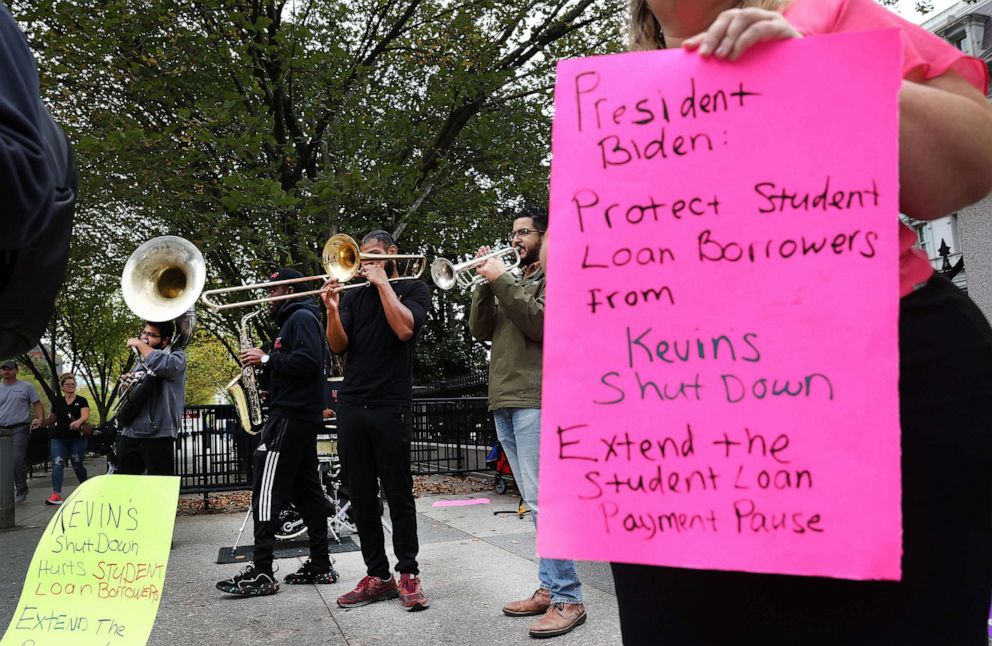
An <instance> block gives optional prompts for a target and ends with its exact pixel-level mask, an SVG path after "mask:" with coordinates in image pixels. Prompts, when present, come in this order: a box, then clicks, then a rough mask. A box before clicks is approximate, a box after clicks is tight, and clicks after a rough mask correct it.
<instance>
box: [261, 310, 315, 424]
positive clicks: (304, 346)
mask: <svg viewBox="0 0 992 646" xmlns="http://www.w3.org/2000/svg"><path fill="white" fill-rule="evenodd" d="M276 323H278V324H279V334H278V335H277V336H276V340H275V342H274V343H273V346H272V351H271V352H270V353H269V362H268V365H267V366H266V367H267V369H268V371H269V414H271V415H274V416H278V417H288V418H290V419H299V420H306V421H320V420H321V419H323V411H324V391H325V389H326V383H325V382H324V330H323V326H322V325H321V323H320V317H319V316H318V310H317V307H316V305H314V304H313V303H312V302H310V301H309V300H291V301H286V302H285V303H283V305H282V306H281V307H280V308H279V311H278V312H277V313H276Z"/></svg>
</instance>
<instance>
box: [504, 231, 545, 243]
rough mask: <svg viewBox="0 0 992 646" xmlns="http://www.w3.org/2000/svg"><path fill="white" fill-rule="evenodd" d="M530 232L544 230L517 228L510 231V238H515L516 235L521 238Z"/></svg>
mask: <svg viewBox="0 0 992 646" xmlns="http://www.w3.org/2000/svg"><path fill="white" fill-rule="evenodd" d="M532 233H544V231H539V230H538V229H517V230H516V231H511V232H510V240H515V239H516V238H518V237H520V238H523V237H524V236H527V235H530V234H532Z"/></svg>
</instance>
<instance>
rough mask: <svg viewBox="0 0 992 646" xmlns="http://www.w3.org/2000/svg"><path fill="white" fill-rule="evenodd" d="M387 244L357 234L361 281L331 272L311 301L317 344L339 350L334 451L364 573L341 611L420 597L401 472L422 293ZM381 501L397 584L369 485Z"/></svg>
mask: <svg viewBox="0 0 992 646" xmlns="http://www.w3.org/2000/svg"><path fill="white" fill-rule="evenodd" d="M397 251H398V249H397V246H396V241H395V240H394V239H393V237H392V236H391V235H389V233H387V232H385V231H373V232H371V233H369V234H368V235H366V236H365V238H364V239H363V240H362V245H361V254H360V258H361V259H362V260H363V262H362V266H361V270H360V273H361V275H362V276H363V277H364V278H366V279H367V280H368V286H367V287H365V288H359V289H350V290H349V291H348V293H347V294H345V295H344V296H342V295H341V291H342V289H344V286H342V285H341V283H339V282H338V281H337V280H335V279H331V280H329V281H327V282H326V283H325V284H324V289H323V291H322V293H321V298H322V300H323V301H324V307H325V308H326V310H327V329H326V334H327V341H328V343H330V346H331V349H332V350H333V351H334V352H337V353H339V354H340V353H342V352H345V351H347V352H348V362H347V363H346V364H345V369H344V383H343V385H342V388H341V390H340V391H339V393H338V410H337V413H338V451H339V453H340V455H341V464H342V466H343V467H344V472H345V479H346V481H347V482H346V484H347V486H348V494H349V496H350V499H351V504H352V511H353V514H354V519H355V525H356V526H357V527H358V534H359V536H360V537H361V543H362V557H363V558H364V560H365V567H366V569H367V576H365V577H363V578H362V580H361V581H360V582H359V583H358V585H357V586H356V587H355V589H354V590H352V591H351V592H348V593H347V594H344V595H342V596H340V597H338V600H337V603H338V605H339V606H340V607H342V608H354V607H357V606H364V605H366V604H369V603H372V602H374V601H381V600H384V599H395V598H396V597H399V598H400V604H401V605H402V606H403V608H404V609H406V610H423V609H425V608H427V606H428V605H429V602H428V600H427V595H425V594H424V591H423V589H422V588H421V585H420V578H419V573H420V569H419V566H418V564H417V553H418V552H419V549H420V546H419V543H418V541H417V517H416V506H415V504H414V500H413V477H412V476H411V474H410V440H411V435H412V432H413V424H412V420H411V415H410V407H411V403H412V398H413V353H414V350H415V348H416V343H417V337H418V334H419V332H420V329H421V328H422V327H423V325H424V321H425V320H426V319H427V310H428V308H429V307H430V292H429V291H428V289H427V285H426V284H425V283H424V282H423V281H421V280H402V279H400V277H399V274H398V271H397V265H396V261H395V259H392V258H391V259H384V260H383V261H379V262H377V261H374V260H369V258H368V256H374V255H387V256H396V255H397ZM380 480H381V482H382V490H383V492H384V493H385V496H386V500H387V501H388V503H389V516H390V519H391V520H392V523H393V549H394V551H395V553H396V558H397V561H398V562H397V564H396V570H397V571H398V572H399V574H400V580H399V583H398V584H397V582H396V580H395V579H394V578H393V576H392V574H391V573H390V569H389V561H388V559H387V557H386V550H385V538H384V536H383V532H382V524H381V522H380V518H379V516H380V512H379V482H378V481H380Z"/></svg>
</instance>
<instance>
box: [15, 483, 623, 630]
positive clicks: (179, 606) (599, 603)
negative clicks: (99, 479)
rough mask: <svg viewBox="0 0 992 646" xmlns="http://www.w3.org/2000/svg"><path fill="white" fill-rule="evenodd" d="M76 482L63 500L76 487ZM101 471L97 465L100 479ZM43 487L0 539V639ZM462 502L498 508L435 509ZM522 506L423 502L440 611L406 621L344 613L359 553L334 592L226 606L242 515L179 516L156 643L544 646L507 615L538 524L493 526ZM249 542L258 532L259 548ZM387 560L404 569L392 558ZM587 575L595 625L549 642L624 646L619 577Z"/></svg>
mask: <svg viewBox="0 0 992 646" xmlns="http://www.w3.org/2000/svg"><path fill="white" fill-rule="evenodd" d="M87 467H88V468H90V465H89V464H87ZM68 471H69V473H67V474H66V486H65V487H64V493H65V494H67V493H68V492H70V491H71V489H72V487H73V486H74V485H75V484H76V483H75V480H74V478H73V476H72V474H71V470H68ZM99 472H100V469H99V466H98V465H97V464H93V468H91V473H99ZM44 482H45V481H44V480H39V479H34V480H32V481H31V482H30V483H29V484H30V486H31V493H30V495H29V497H28V501H27V502H26V503H24V504H22V505H18V506H17V527H16V528H14V529H12V530H6V531H0V550H2V555H3V558H2V559H0V630H4V629H6V627H7V624H8V623H9V621H10V618H11V616H12V615H13V613H14V610H15V608H16V606H17V601H18V599H19V596H20V592H21V585H22V583H23V580H24V576H25V573H26V572H27V568H28V565H29V563H30V561H31V557H32V554H33V553H34V548H35V545H36V544H37V542H38V538H39V537H40V536H41V533H42V531H43V530H44V528H45V526H46V525H47V523H48V520H49V519H50V518H51V516H52V514H53V513H54V511H55V507H48V506H46V505H45V504H44V500H45V498H46V497H47V496H48V494H49V493H50V487H46V486H45V485H44ZM453 498H489V499H490V500H491V503H490V504H487V505H472V506H466V507H437V508H435V507H433V506H432V504H433V502H434V501H436V500H442V499H453ZM516 505H517V498H516V497H515V496H512V495H503V496H499V495H496V494H495V493H476V494H468V495H464V496H437V495H428V496H423V497H421V498H418V499H417V511H418V518H417V523H418V532H419V535H420V555H419V559H418V560H419V562H420V568H421V581H422V582H423V585H424V590H425V591H426V592H427V594H428V596H429V597H430V601H431V607H430V608H429V609H427V610H425V611H423V612H415V613H408V612H405V611H404V610H403V609H402V607H401V606H400V605H399V602H398V601H385V602H379V603H375V604H372V605H369V606H364V607H361V608H355V609H353V610H347V611H345V610H342V609H340V608H338V607H337V605H336V603H335V599H336V598H337V597H338V596H339V595H341V594H344V593H345V592H347V591H348V590H350V589H351V588H352V587H354V586H355V584H357V583H358V580H359V579H361V578H362V576H364V575H365V568H364V564H363V563H362V556H361V552H359V551H353V552H346V553H342V554H334V555H333V556H334V558H335V559H336V564H335V567H336V568H337V570H338V572H339V573H340V574H341V580H340V581H339V582H338V583H336V584H333V585H322V586H287V585H283V586H282V590H281V591H280V592H279V594H276V595H273V596H269V597H256V598H249V599H242V598H240V597H231V596H228V595H224V594H222V593H220V592H218V591H217V590H216V589H215V588H214V583H216V582H217V581H220V580H221V579H224V578H227V577H229V576H231V575H233V574H235V573H236V572H237V571H238V570H240V568H241V567H242V565H217V564H216V563H215V561H216V559H217V553H218V550H219V549H220V548H222V547H230V546H231V545H232V544H233V543H234V540H235V537H236V536H237V531H238V528H239V527H240V525H241V521H242V520H243V518H244V514H243V513H237V514H215V515H200V516H179V517H177V518H176V526H175V532H174V541H175V549H174V550H173V551H172V554H171V556H170V559H169V568H168V574H167V576H166V582H165V589H164V592H163V597H162V603H161V606H160V609H159V613H158V620H157V621H156V624H155V628H154V629H153V630H152V634H151V639H150V640H149V642H148V643H149V644H152V645H155V646H165V645H173V644H176V645H178V644H197V645H200V646H209V645H213V644H216V645H218V646H220V645H224V646H228V645H229V644H231V643H241V644H246V645H250V644H256V643H261V644H299V645H302V644H399V643H402V644H438V643H440V644H526V643H535V640H532V639H531V638H530V637H529V636H528V634H527V627H528V625H529V624H530V622H531V621H532V620H533V619H532V618H511V617H506V616H504V615H503V614H502V612H500V606H501V605H502V603H503V602H504V601H507V600H510V599H517V598H523V597H526V596H529V595H530V594H531V593H532V592H533V591H534V589H535V588H536V587H537V565H536V559H535V557H534V525H533V523H532V522H531V521H530V519H529V518H525V519H519V518H517V516H516V515H515V514H510V515H501V516H494V515H493V511H496V510H515V509H516ZM387 513H388V512H387ZM577 531H581V528H577ZM250 535H251V533H250V523H249V530H248V531H247V532H246V540H247V542H249V543H250ZM356 539H357V537H356ZM244 542H245V541H242V543H244ZM386 542H387V545H388V544H389V537H388V535H387V541H386ZM389 552H390V561H391V562H392V563H395V559H394V558H393V555H392V550H391V548H390V550H389ZM301 562H302V559H296V558H293V559H281V560H278V561H276V563H277V565H278V568H279V572H278V573H277V575H276V576H277V578H280V579H281V578H282V576H284V575H285V574H287V573H289V572H292V571H295V570H296V568H297V567H298V566H299V565H300V563H301ZM579 576H580V578H581V580H582V583H583V591H584V596H585V602H586V608H587V612H588V613H589V619H588V620H587V622H586V624H585V625H583V626H580V627H579V628H577V629H576V630H575V631H573V632H572V633H571V634H569V635H565V636H563V637H558V638H555V639H554V640H551V643H554V644H561V645H571V644H620V643H621V639H620V623H619V619H618V616H617V604H616V597H615V595H614V591H613V579H612V577H611V575H610V570H609V566H608V565H606V564H603V563H580V564H579Z"/></svg>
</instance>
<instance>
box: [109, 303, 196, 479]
mask: <svg viewBox="0 0 992 646" xmlns="http://www.w3.org/2000/svg"><path fill="white" fill-rule="evenodd" d="M175 332H176V327H175V323H173V322H172V321H163V322H153V321H146V322H145V325H144V328H143V329H142V331H141V334H140V336H139V337H138V338H136V339H128V340H127V345H128V347H130V348H134V349H135V350H136V351H137V352H138V354H140V355H141V363H142V366H139V367H138V369H137V370H136V371H135V372H132V373H127V374H124V375H121V382H122V383H128V382H130V381H132V380H133V379H135V378H137V377H138V376H139V375H140V374H141V373H142V372H146V371H147V372H149V373H151V374H153V375H155V377H156V379H157V380H158V382H159V384H158V386H157V387H156V388H157V389H158V392H157V393H153V394H152V396H150V397H149V398H148V399H147V400H146V401H145V402H144V403H143V404H142V406H141V409H140V410H139V411H138V413H137V415H135V417H134V419H133V420H132V421H131V422H129V423H128V424H126V425H124V427H123V428H122V429H121V437H120V439H119V440H118V441H117V468H116V469H115V473H121V474H125V475H141V474H142V473H146V472H147V473H148V475H152V476H171V475H175V448H174V446H175V442H176V437H177V436H178V435H179V427H180V424H181V421H182V417H183V406H184V405H185V401H186V353H185V352H184V351H183V350H182V349H181V348H172V349H170V350H169V351H166V348H168V347H169V345H170V344H172V341H173V337H174V335H175ZM156 395H157V396H156Z"/></svg>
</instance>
